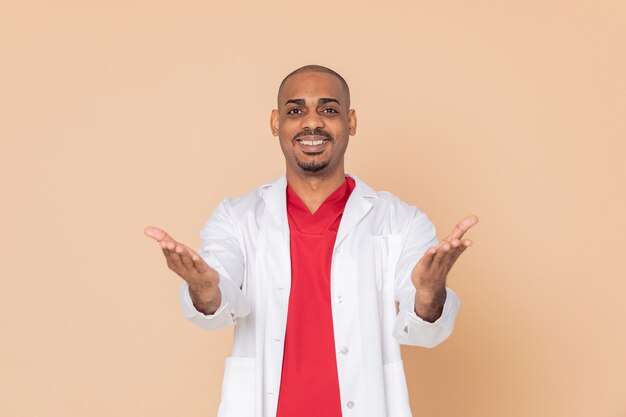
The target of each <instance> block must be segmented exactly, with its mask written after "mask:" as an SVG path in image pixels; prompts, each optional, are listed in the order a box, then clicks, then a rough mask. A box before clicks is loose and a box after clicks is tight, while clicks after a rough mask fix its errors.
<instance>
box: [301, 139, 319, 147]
mask: <svg viewBox="0 0 626 417" xmlns="http://www.w3.org/2000/svg"><path fill="white" fill-rule="evenodd" d="M300 143H301V144H303V145H307V146H317V145H321V144H322V143H324V141H323V140H301V141H300Z"/></svg>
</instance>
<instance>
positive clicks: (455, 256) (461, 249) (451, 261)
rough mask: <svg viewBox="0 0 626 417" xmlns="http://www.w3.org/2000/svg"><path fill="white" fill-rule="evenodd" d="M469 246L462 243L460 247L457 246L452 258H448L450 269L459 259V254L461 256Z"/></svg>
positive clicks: (451, 255)
mask: <svg viewBox="0 0 626 417" xmlns="http://www.w3.org/2000/svg"><path fill="white" fill-rule="evenodd" d="M468 247H469V246H465V245H463V244H461V245H460V246H459V247H458V248H456V250H455V251H454V252H453V253H451V254H450V259H449V260H448V271H449V270H450V268H452V265H454V263H455V262H456V260H457V259H459V256H461V254H462V253H463V252H465V250H466V249H467V248H468Z"/></svg>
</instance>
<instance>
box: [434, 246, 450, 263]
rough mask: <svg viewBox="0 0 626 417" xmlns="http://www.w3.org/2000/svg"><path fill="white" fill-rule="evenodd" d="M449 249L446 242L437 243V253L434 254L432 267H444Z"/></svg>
mask: <svg viewBox="0 0 626 417" xmlns="http://www.w3.org/2000/svg"><path fill="white" fill-rule="evenodd" d="M450 248H451V246H450V243H449V242H448V241H445V240H444V241H443V242H441V243H439V246H437V253H436V254H435V258H434V259H433V263H432V265H433V266H437V267H439V266H442V265H444V264H445V259H446V258H447V256H448V252H449V251H450Z"/></svg>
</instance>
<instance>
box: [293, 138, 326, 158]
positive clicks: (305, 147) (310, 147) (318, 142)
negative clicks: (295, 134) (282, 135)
mask: <svg viewBox="0 0 626 417" xmlns="http://www.w3.org/2000/svg"><path fill="white" fill-rule="evenodd" d="M328 142H330V139H328V138H326V137H324V136H302V137H300V138H298V139H296V140H295V143H294V145H295V146H297V147H298V148H300V150H301V151H302V153H304V154H305V155H319V154H321V153H322V152H324V150H325V149H326V145H327V144H328Z"/></svg>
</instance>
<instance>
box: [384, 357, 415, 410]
mask: <svg viewBox="0 0 626 417" xmlns="http://www.w3.org/2000/svg"><path fill="white" fill-rule="evenodd" d="M384 377H385V400H386V401H385V402H386V404H387V416H388V417H411V408H410V406H409V392H408V389H407V386H406V377H405V375H404V368H403V366H402V361H401V360H400V361H396V362H392V363H388V364H386V365H385V366H384Z"/></svg>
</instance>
